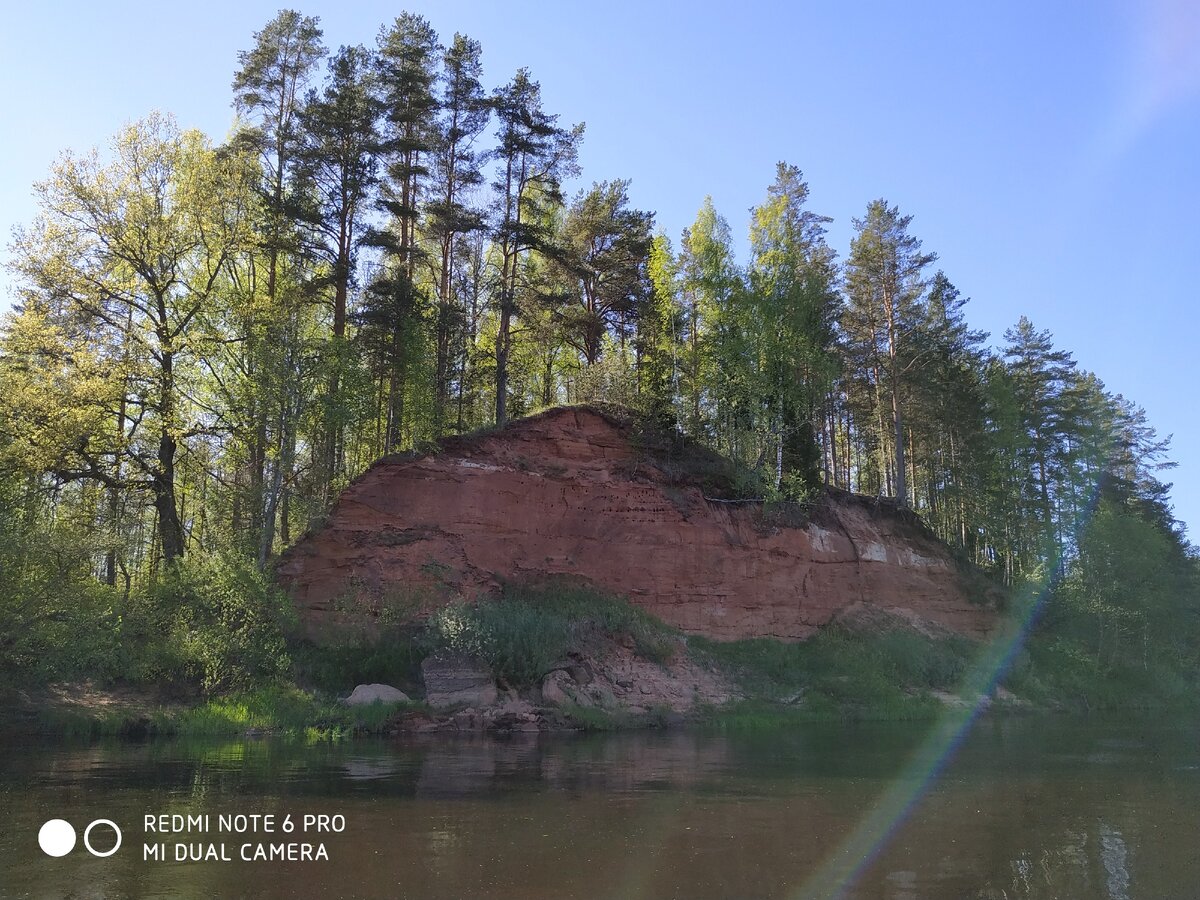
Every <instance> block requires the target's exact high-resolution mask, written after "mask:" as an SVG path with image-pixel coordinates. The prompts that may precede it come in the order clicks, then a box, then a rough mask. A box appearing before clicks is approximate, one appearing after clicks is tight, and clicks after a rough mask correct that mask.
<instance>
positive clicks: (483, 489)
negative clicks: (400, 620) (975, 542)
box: [278, 407, 995, 640]
mask: <svg viewBox="0 0 1200 900" xmlns="http://www.w3.org/2000/svg"><path fill="white" fill-rule="evenodd" d="M705 493H706V492H705V490H704V489H703V488H702V487H701V486H698V485H696V484H689V483H688V482H687V480H686V478H681V477H680V476H679V474H678V473H676V472H673V471H671V466H670V465H669V464H666V463H664V462H663V461H662V460H661V459H655V458H654V457H653V455H648V454H646V453H645V452H642V451H641V450H640V449H638V447H637V446H636V442H635V441H634V440H633V435H632V432H631V429H630V427H629V426H627V425H624V424H622V423H621V422H619V421H618V420H616V419H613V418H611V417H610V416H608V415H606V414H603V413H601V412H600V411H597V410H594V409H591V408H587V407H567V408H559V409H555V410H551V411H549V412H547V413H543V414H541V415H539V416H534V417H531V418H528V419H523V420H518V421H516V422H513V423H511V424H510V425H508V426H507V427H505V428H504V429H502V430H498V431H495V432H492V433H490V434H486V435H483V436H480V437H476V438H472V439H457V440H455V441H452V442H448V443H446V444H445V445H443V449H442V450H441V451H440V452H437V453H433V454H428V455H423V456H409V457H396V458H388V459H384V460H381V461H380V462H379V463H377V464H376V465H375V466H373V467H372V468H371V469H370V470H369V471H367V472H366V473H365V474H363V475H362V476H361V477H360V478H358V479H357V480H356V481H355V482H354V483H353V484H351V485H350V487H348V488H347V489H346V490H345V492H344V493H343V494H342V496H341V497H340V499H339V500H338V503H337V505H336V507H335V508H334V510H333V512H332V513H331V515H330V517H329V519H328V521H327V522H326V523H325V525H324V526H323V527H322V528H321V529H320V530H318V531H316V532H314V533H311V534H309V535H307V536H306V537H305V538H304V539H302V540H301V541H300V542H299V543H298V544H297V545H296V546H295V547H293V548H292V550H291V551H289V552H288V553H287V554H286V555H285V557H284V558H283V560H281V563H280V566H279V569H278V572H279V576H280V579H281V580H282V582H283V583H284V584H285V586H286V587H287V588H288V590H289V591H290V592H291V594H292V596H293V597H294V599H295V601H296V603H297V605H298V608H299V612H300V616H301V619H302V621H303V623H304V626H305V628H306V629H307V631H308V633H309V634H310V635H311V636H313V637H314V638H317V639H320V638H322V637H324V636H327V635H329V634H331V633H333V632H335V631H336V630H337V628H338V627H339V626H345V627H367V628H368V629H369V628H370V627H372V623H373V622H379V621H389V620H393V619H394V618H395V617H397V616H398V617H405V616H412V617H419V616H421V615H423V614H426V613H428V612H429V611H430V610H431V609H432V608H435V607H437V606H438V605H440V604H444V603H447V602H450V601H452V600H454V599H456V598H464V599H467V600H474V599H478V598H480V597H483V596H485V595H487V594H489V593H492V592H495V591H497V590H498V589H499V588H500V586H501V585H502V584H503V583H504V582H513V581H529V580H534V581H536V580H541V579H546V578H564V577H565V578H572V579H581V580H583V581H586V582H590V583H591V584H593V585H595V586H597V587H600V588H603V589H606V590H609V591H614V592H618V593H620V594H624V595H625V596H627V597H629V598H630V600H632V601H633V602H634V603H636V604H638V605H639V606H642V607H644V608H645V609H646V610H647V611H649V612H650V613H652V614H653V615H655V616H658V617H659V618H661V619H663V620H664V621H666V622H668V623H669V624H671V625H674V626H677V627H679V628H680V629H682V630H683V631H685V632H688V633H693V634H701V635H706V636H708V637H712V638H717V639H722V640H727V639H737V638H749V637H773V638H782V639H801V638H805V637H807V636H809V635H811V634H812V633H813V632H814V631H815V630H816V629H818V628H820V627H821V626H823V625H825V624H827V623H828V622H829V621H830V620H831V619H832V618H833V617H834V616H835V615H836V614H837V613H838V612H839V611H840V610H843V609H844V608H846V607H848V606H850V605H852V604H864V603H865V604H870V605H873V606H878V607H881V608H883V609H897V610H905V611H907V612H909V613H912V614H915V615H917V616H920V617H921V618H922V619H927V620H930V621H932V622H934V623H937V624H939V625H941V626H944V627H946V628H949V629H952V630H953V631H956V632H958V633H960V634H966V635H970V636H982V635H984V634H985V633H986V632H987V631H988V629H989V628H990V626H991V625H992V623H993V621H994V618H995V614H994V612H993V611H992V610H991V609H990V608H988V606H987V605H986V604H981V603H979V602H978V600H979V598H977V597H976V598H972V597H971V596H969V594H970V593H971V591H972V588H971V586H970V585H971V583H972V581H971V579H970V578H969V576H968V574H967V573H965V572H964V571H963V570H962V569H961V567H960V566H959V565H958V564H957V562H956V561H955V560H954V558H953V557H952V555H951V553H950V552H949V549H948V548H947V547H945V546H944V545H943V544H941V543H940V542H938V541H937V540H936V539H935V538H933V537H932V536H931V535H929V534H928V533H927V532H926V531H925V530H924V529H923V528H922V527H921V526H920V524H919V522H917V521H916V520H915V518H914V517H912V516H911V514H901V513H899V512H897V511H896V510H894V509H891V508H889V507H888V506H886V505H881V504H880V503H878V502H876V501H874V500H872V499H871V498H862V497H858V496H855V495H850V494H844V493H837V492H831V493H829V494H828V495H827V496H826V497H824V498H823V499H822V500H821V501H820V502H819V503H818V505H817V507H816V508H815V509H814V510H812V511H811V514H810V515H807V516H804V517H801V519H800V520H799V521H790V522H787V523H783V522H781V521H778V518H777V517H774V516H772V515H771V513H770V511H769V510H768V511H766V512H764V509H763V505H762V504H761V503H757V502H737V501H733V502H731V501H729V500H720V499H715V498H710V497H706V496H705ZM972 600H975V601H976V602H972Z"/></svg>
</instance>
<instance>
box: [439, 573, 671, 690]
mask: <svg viewBox="0 0 1200 900" xmlns="http://www.w3.org/2000/svg"><path fill="white" fill-rule="evenodd" d="M596 634H603V635H607V636H610V637H614V638H618V639H620V638H623V637H628V638H629V639H631V640H632V642H633V645H634V649H635V651H636V652H637V653H639V654H640V655H641V656H643V657H645V658H646V659H650V660H653V661H656V662H664V661H665V660H667V659H668V658H669V657H670V656H671V654H672V653H673V652H674V650H675V647H676V646H677V643H678V633H677V632H676V631H674V630H673V629H671V628H669V627H668V626H667V625H665V624H663V623H662V622H661V621H659V620H658V619H655V618H654V617H653V616H651V615H649V614H648V613H646V612H644V611H643V610H641V609H639V608H637V607H635V606H633V605H632V604H631V603H630V602H629V601H628V600H625V599H624V598H621V597H617V596H613V595H609V594H604V593H601V592H598V591H595V590H593V589H590V588H584V587H579V586H574V585H570V584H562V583H551V584H546V585H540V586H530V585H510V586H508V587H506V588H505V590H504V592H503V594H502V595H501V596H500V597H499V598H498V599H496V600H491V601H487V600H484V601H480V602H479V603H477V604H465V603H462V604H455V605H451V606H448V607H445V608H444V609H442V610H440V611H439V612H438V613H437V614H436V615H434V616H433V617H432V618H431V619H430V622H429V629H428V631H427V634H426V636H425V641H426V647H427V650H428V651H429V652H433V651H436V650H443V649H445V650H454V651H458V652H463V653H472V654H477V655H479V656H481V657H482V658H483V659H485V660H486V661H487V663H488V664H489V665H490V666H491V668H492V671H493V672H495V673H496V675H497V677H499V678H500V679H502V680H504V681H506V682H508V683H509V684H510V685H512V686H514V687H527V686H530V685H533V684H535V683H537V682H538V681H539V680H540V679H541V678H542V677H543V676H544V675H545V674H546V673H547V672H549V671H550V670H551V669H552V668H553V667H554V666H555V665H556V664H558V663H559V662H561V661H562V660H563V659H564V657H566V655H567V654H568V653H569V652H571V651H572V650H583V649H585V648H586V645H587V642H588V640H589V639H590V638H591V637H592V636H594V635H596Z"/></svg>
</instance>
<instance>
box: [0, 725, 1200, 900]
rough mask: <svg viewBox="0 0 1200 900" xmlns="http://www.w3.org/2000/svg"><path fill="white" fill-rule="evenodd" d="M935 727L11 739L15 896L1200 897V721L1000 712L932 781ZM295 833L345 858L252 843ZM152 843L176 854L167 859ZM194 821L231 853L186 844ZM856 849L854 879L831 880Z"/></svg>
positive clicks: (197, 838)
mask: <svg viewBox="0 0 1200 900" xmlns="http://www.w3.org/2000/svg"><path fill="white" fill-rule="evenodd" d="M925 733H926V727H925V726H921V725H905V726H886V727H884V726H847V725H838V726H811V727H807V728H805V729H804V730H803V731H802V732H800V733H772V734H769V735H754V736H725V735H713V734H696V733H688V732H654V733H640V734H622V735H603V736H568V737H555V738H546V737H542V738H540V739H539V738H537V737H536V736H534V737H531V738H529V739H526V740H509V741H504V740H500V741H492V740H481V739H461V740H457V739H447V738H445V737H438V738H435V739H429V740H424V741H416V740H411V739H410V740H404V741H385V740H378V741H375V740H372V741H357V742H349V743H345V744H340V745H328V744H320V745H314V746H305V745H302V744H295V743H291V744H289V743H284V742H274V741H235V742H228V743H208V744H196V743H184V742H168V741H152V742H148V743H127V742H126V743H121V742H109V743H92V744H76V745H64V744H62V743H56V744H45V743H13V742H9V743H6V744H0V809H2V810H3V819H2V820H0V896H3V897H76V898H88V897H240V896H245V897H307V896H314V897H414V898H476V897H488V898H513V900H516V898H521V900H528V898H570V897H606V898H607V897H611V898H637V897H646V898H666V897H678V898H709V897H731V898H752V897H780V898H783V897H792V896H806V895H811V892H812V891H813V890H814V886H815V885H818V884H820V885H823V886H822V887H819V888H816V890H818V891H819V892H820V893H822V894H824V895H826V896H835V895H839V893H838V891H839V889H841V894H840V895H841V896H846V897H861V898H896V900H901V898H956V900H957V898H974V897H981V898H1024V897H1039V898H1041V897H1045V898H1051V897H1061V898H1092V897H1097V898H1112V900H1121V898H1156V900H1157V898H1168V897H1180V898H1192V897H1197V896H1200V744H1198V740H1200V730H1198V729H1197V728H1195V727H1166V726H1163V725H1161V724H1157V723H1142V724H1128V723H1126V724H1113V723H1097V722H1094V721H1093V722H1088V721H1078V720H1068V719H1045V718H1023V719H1007V720H1000V719H997V720H984V721H982V722H980V723H978V724H977V725H976V726H975V728H974V729H973V731H972V732H971V734H970V735H969V737H968V738H967V740H966V741H965V742H964V743H963V744H962V746H961V747H959V748H958V750H957V752H956V753H954V754H953V756H952V757H951V759H950V761H949V763H948V764H947V765H946V766H945V767H944V769H943V770H942V771H941V773H940V775H939V776H938V777H936V778H933V779H932V780H929V779H926V778H924V777H923V773H922V772H916V773H915V774H908V775H904V773H905V772H906V771H908V770H906V765H905V764H906V762H907V761H908V760H909V759H910V758H911V757H912V755H913V753H914V752H915V751H916V749H917V748H918V747H919V745H920V743H921V740H922V738H923V736H924V734H925ZM897 779H902V782H901V783H899V784H898V783H897ZM897 787H899V788H900V789H901V790H900V791H899V794H900V796H902V797H906V796H914V797H916V798H917V799H916V801H915V803H914V804H913V805H912V806H911V808H910V811H909V814H908V815H907V817H906V818H904V819H903V821H902V822H901V823H900V824H898V825H897V826H896V827H894V828H893V829H891V830H890V831H889V832H888V834H887V836H886V840H884V841H883V842H882V844H881V845H880V846H878V847H877V848H876V849H875V850H874V851H870V852H862V851H860V850H859V851H856V850H849V851H848V850H847V849H846V846H845V842H846V840H847V839H848V838H849V837H850V836H851V835H852V834H853V833H854V832H855V829H856V826H858V825H859V824H860V823H861V822H862V821H863V820H864V818H865V817H868V816H870V815H871V813H872V811H873V810H875V809H876V807H877V805H878V804H879V803H880V802H881V800H883V799H885V798H887V797H889V796H893V795H895V794H896V790H895V789H896V788H897ZM172 813H178V814H191V815H194V816H200V815H205V814H207V815H208V816H209V819H208V821H207V823H205V824H207V831H206V832H204V833H199V832H196V831H193V832H191V833H186V832H185V833H169V834H158V833H150V834H148V833H147V831H146V825H145V816H147V815H155V816H157V815H161V814H168V815H169V814H172ZM220 814H229V815H233V814H243V815H246V816H250V815H253V814H275V815H277V816H278V817H279V818H278V819H277V820H276V823H275V828H276V830H275V831H274V832H272V833H269V834H267V833H258V834H252V833H232V832H230V831H222V830H220V825H221V823H220V820H219V818H218V816H219V815H220ZM289 814H290V815H291V816H292V817H293V819H292V821H293V822H294V823H295V824H296V826H297V827H296V829H295V830H294V831H293V832H290V833H287V832H284V831H283V830H282V821H283V817H284V816H285V815H289ZM305 814H309V815H318V814H324V815H329V816H333V815H342V816H344V817H345V827H344V830H341V831H340V832H331V831H324V832H316V831H314V830H312V828H313V827H315V826H311V827H310V829H309V831H307V832H305V831H304V830H303V823H304V819H303V816H304V815H305ZM50 818H62V819H66V820H68V821H69V822H71V823H72V824H73V825H74V826H75V828H76V830H77V831H78V832H79V836H80V842H79V843H78V844H77V845H76V847H75V849H74V850H73V851H72V852H70V853H69V854H68V855H66V856H64V857H61V858H53V857H50V856H47V855H46V854H44V853H43V852H42V851H41V850H40V849H39V846H38V840H37V834H38V829H39V827H40V826H41V824H42V823H43V822H44V821H46V820H47V819H50ZM99 818H107V819H111V820H113V821H114V822H116V823H117V824H118V825H119V826H120V827H121V829H122V831H123V842H122V845H121V847H120V848H119V849H118V850H117V852H116V853H114V854H113V855H112V856H110V857H107V858H98V857H94V856H92V855H91V854H90V853H88V852H87V850H86V849H85V848H84V846H83V843H82V832H83V829H84V827H85V826H86V825H87V824H88V823H89V822H91V821H92V820H95V819H99ZM885 818H887V817H885ZM167 824H169V822H168V823H167ZM113 839H114V835H113V832H112V830H111V829H109V828H108V826H104V825H101V826H97V827H96V829H95V830H94V831H93V833H92V836H91V842H92V844H93V847H94V849H96V850H98V851H101V852H103V851H105V850H107V849H108V848H110V847H111V846H112V844H113ZM287 842H296V843H301V842H308V843H310V844H313V845H314V848H315V845H322V846H323V850H324V853H325V854H326V855H327V856H328V859H318V860H314V861H302V860H296V861H280V860H276V861H274V862H272V861H242V860H241V859H240V858H239V857H240V855H241V853H242V852H243V850H242V847H243V845H244V844H250V845H251V849H250V850H249V851H248V852H249V853H250V854H251V855H252V854H253V847H254V845H257V844H260V843H261V844H266V845H270V844H279V843H287ZM147 844H150V845H154V844H162V845H165V847H164V849H165V850H166V856H167V859H164V860H158V861H155V860H153V859H149V860H147V859H145V858H144V857H145V855H146V849H145V845H147ZM176 844H180V845H183V846H184V847H185V849H184V853H186V852H187V850H188V849H189V848H191V847H194V845H200V851H201V853H203V851H204V850H207V845H217V849H216V850H215V851H209V852H210V853H211V852H216V853H217V854H218V855H219V854H221V853H222V852H223V853H224V854H225V855H228V856H230V857H231V859H230V860H229V861H223V860H214V859H209V860H207V861H199V862H182V861H181V862H176V861H175V860H174V853H175V852H176V851H175V845H176ZM267 852H269V851H267ZM295 852H297V853H299V852H302V851H300V850H299V849H297V850H296V851H295ZM314 852H315V849H314ZM847 854H849V855H850V856H851V857H853V858H847ZM831 861H832V862H835V863H836V862H841V863H844V865H842V866H841V868H840V870H839V869H838V867H836V866H835V867H834V868H833V869H832V870H831V869H830V867H829V864H830V863H831ZM830 871H844V872H851V873H853V878H852V879H851V880H849V881H842V882H834V883H833V886H830V884H829V882H827V881H820V880H819V879H820V878H821V877H827V876H828V873H829V872H830Z"/></svg>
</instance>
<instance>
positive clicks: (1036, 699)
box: [1004, 635, 1200, 712]
mask: <svg viewBox="0 0 1200 900" xmlns="http://www.w3.org/2000/svg"><path fill="white" fill-rule="evenodd" d="M1004 685H1005V687H1007V688H1008V689H1009V690H1011V691H1012V692H1013V693H1014V694H1016V695H1018V696H1020V697H1023V698H1025V699H1027V700H1030V701H1031V702H1033V703H1034V704H1035V705H1038V706H1044V707H1049V708H1059V709H1066V710H1069V711H1075V712H1100V711H1110V710H1162V711H1183V710H1188V711H1192V712H1194V711H1195V710H1196V707H1197V697H1198V696H1200V692H1198V690H1197V689H1198V687H1200V685H1198V684H1197V678H1196V675H1195V673H1192V674H1190V675H1189V674H1187V673H1185V672H1183V671H1180V670H1179V669H1178V668H1176V667H1173V666H1171V665H1169V664H1167V663H1166V662H1165V661H1163V660H1161V659H1155V658H1147V660H1146V661H1145V662H1144V663H1143V664H1142V665H1137V664H1133V665H1130V664H1124V665H1115V666H1101V665H1099V664H1098V662H1097V660H1096V658H1095V655H1094V654H1093V653H1092V652H1091V651H1090V648H1088V647H1086V646H1085V644H1084V643H1083V642H1082V641H1080V640H1077V639H1075V640H1073V639H1071V638H1069V637H1065V636H1053V635H1035V636H1034V637H1033V638H1032V639H1031V640H1030V641H1029V643H1028V646H1027V649H1026V652H1025V654H1024V658H1023V659H1022V661H1021V664H1019V665H1017V666H1014V667H1013V669H1012V670H1011V671H1010V672H1009V673H1008V675H1007V677H1006V678H1005V680H1004Z"/></svg>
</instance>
